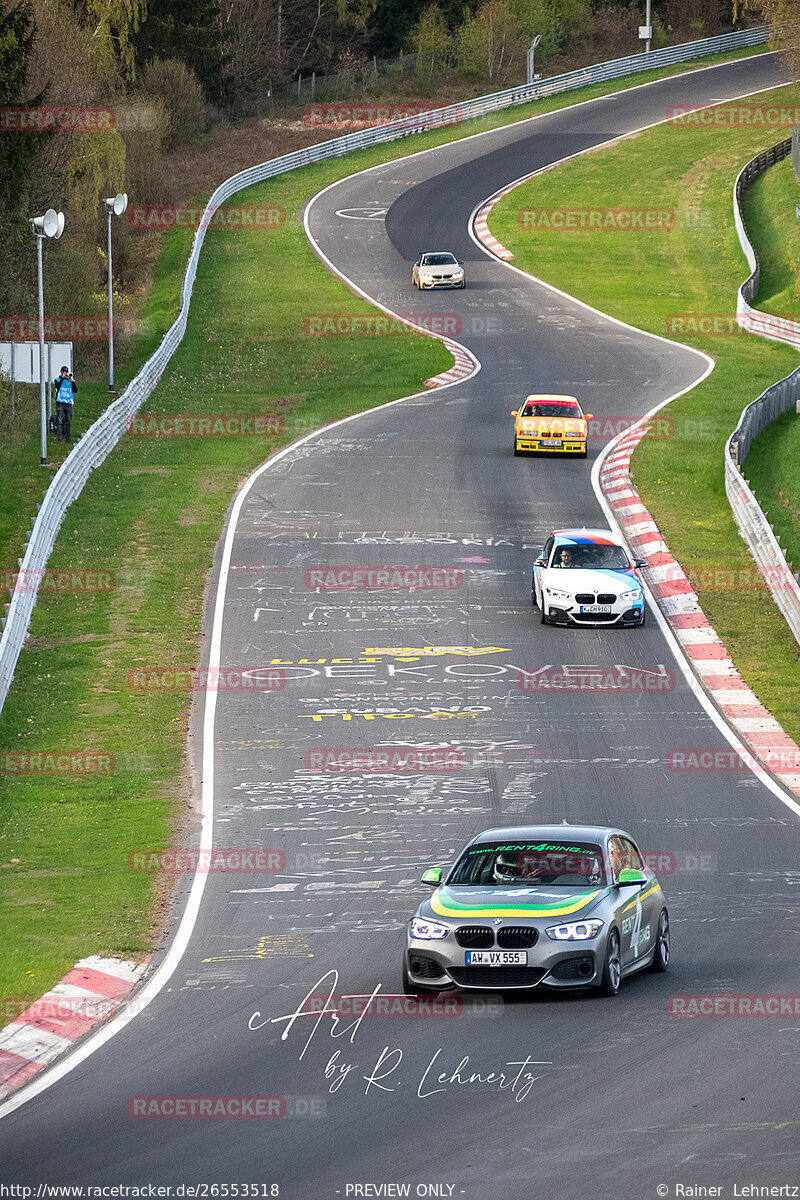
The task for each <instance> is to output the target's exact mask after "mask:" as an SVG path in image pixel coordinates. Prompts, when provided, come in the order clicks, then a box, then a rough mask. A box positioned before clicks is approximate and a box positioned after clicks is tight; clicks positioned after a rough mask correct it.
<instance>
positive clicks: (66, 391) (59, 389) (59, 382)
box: [54, 367, 78, 446]
mask: <svg viewBox="0 0 800 1200" xmlns="http://www.w3.org/2000/svg"><path fill="white" fill-rule="evenodd" d="M54 383H55V385H56V432H57V433H58V440H59V441H61V440H62V439H64V440H65V441H67V442H68V443H69V445H70V446H71V445H72V428H71V426H72V408H73V405H74V403H75V396H76V395H77V393H78V389H77V387H76V386H75V379H74V378H73V376H72V373H71V371H70V369H69V367H62V368H61V374H60V375H58V377H57V378H56V379H55V380H54Z"/></svg>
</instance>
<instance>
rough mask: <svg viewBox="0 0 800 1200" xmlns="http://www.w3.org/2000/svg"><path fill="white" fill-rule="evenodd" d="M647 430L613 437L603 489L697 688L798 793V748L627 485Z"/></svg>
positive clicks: (762, 762) (760, 760)
mask: <svg viewBox="0 0 800 1200" xmlns="http://www.w3.org/2000/svg"><path fill="white" fill-rule="evenodd" d="M648 428H649V425H648V424H647V422H646V421H645V422H643V423H641V424H638V425H634V426H633V427H632V428H631V429H630V430H629V431H628V432H627V433H626V434H624V435H623V437H622V438H620V439H619V441H617V442H616V443H615V445H614V448H613V450H612V451H611V453H610V454H609V456H608V458H607V459H606V460H605V462H604V463H603V465H602V467H601V469H600V486H601V488H602V490H603V495H604V496H605V498H606V500H607V501H608V504H609V505H610V507H611V509H612V510H613V513H614V516H615V518H616V520H617V521H618V523H619V525H620V527H621V528H622V530H623V533H624V534H625V537H626V539H627V541H628V542H629V544H630V546H631V548H632V550H633V551H634V553H635V554H636V555H637V557H640V558H643V559H644V560H645V561H646V563H647V567H646V571H647V581H648V584H649V586H650V590H651V592H652V594H653V596H654V597H655V599H656V600H657V602H658V606H659V608H660V609H661V611H662V612H663V614H664V616H665V617H666V619H667V621H668V623H669V625H670V627H671V629H672V631H673V633H674V635H675V637H676V638H677V640H678V642H679V643H680V646H681V648H682V650H683V652H684V654H685V655H686V658H687V659H688V661H689V663H690V665H691V667H692V669H693V670H694V673H695V675H696V676H697V677H698V678H699V680H700V682H701V684H702V685H703V688H704V689H705V691H706V692H707V693H708V695H709V696H710V697H711V699H712V700H713V701H714V703H715V705H716V706H717V708H718V709H719V711H720V712H721V713H722V715H723V716H724V717H725V719H726V720H727V722H728V724H729V725H730V726H731V727H732V728H733V729H734V730H735V731H736V733H737V734H738V736H739V738H740V739H741V741H742V742H743V743H744V744H745V745H746V746H747V747H748V748H749V749H750V751H751V752H752V754H753V758H754V760H755V761H756V762H757V763H758V764H759V765H760V766H762V767H763V768H764V769H765V770H767V771H769V773H770V774H771V775H773V776H774V777H775V778H776V779H778V780H779V781H780V783H782V784H783V786H784V787H785V788H786V789H787V790H788V791H790V792H793V793H794V794H795V795H796V796H800V747H798V745H797V743H796V742H794V741H793V740H792V739H791V738H790V737H789V735H788V734H787V733H785V732H784V731H783V729H782V728H781V726H780V724H779V723H778V721H776V719H775V717H773V715H772V713H771V712H769V710H768V709H766V708H765V707H764V705H763V704H762V703H761V702H760V700H759V699H758V698H757V696H756V695H755V693H754V692H753V691H752V690H751V689H750V688H749V687H748V685H747V684H746V683H745V681H744V679H742V676H741V675H740V674H739V672H738V671H737V670H736V667H735V666H734V664H733V661H732V659H731V657H730V655H729V654H728V651H727V650H726V649H725V646H724V644H723V642H722V639H721V638H720V637H719V635H718V634H717V632H716V630H715V629H714V628H713V627H712V626H711V624H710V623H709V621H708V618H707V617H706V615H705V613H704V612H703V610H702V608H701V607H700V604H699V602H698V599H697V595H696V593H695V591H694V590H693V588H692V585H691V583H690V582H689V579H688V578H687V576H686V574H685V573H684V571H683V569H682V568H681V566H680V565H679V564H678V563H677V562H676V560H675V559H674V558H673V557H672V555H671V554H670V552H669V548H668V547H667V545H666V543H665V542H664V539H663V537H662V535H661V531H660V530H659V528H658V526H657V525H656V523H655V521H654V520H653V518H652V516H651V514H650V513H649V512H648V510H647V509H646V508H645V506H644V504H642V499H641V497H640V495H639V493H638V492H637V491H636V489H635V488H634V486H633V484H632V483H631V477H630V462H631V455H632V453H633V451H634V449H635V448H636V446H637V445H638V443H639V442H640V441H641V439H642V438H643V437H644V435H645V434H646V433H647V430H648Z"/></svg>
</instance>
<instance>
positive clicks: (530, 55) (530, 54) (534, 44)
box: [526, 33, 542, 83]
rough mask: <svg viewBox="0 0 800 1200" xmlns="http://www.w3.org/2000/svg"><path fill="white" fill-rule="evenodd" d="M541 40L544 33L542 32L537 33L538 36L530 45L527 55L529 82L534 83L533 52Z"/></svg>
mask: <svg viewBox="0 0 800 1200" xmlns="http://www.w3.org/2000/svg"><path fill="white" fill-rule="evenodd" d="M541 40H542V35H541V34H540V33H537V35H536V37H535V38H534V39H533V41H532V42H531V44H530V46H529V47H528V53H527V55H526V58H527V62H528V83H533V78H534V77H533V52H534V50H535V49H536V47H537V46H538V45H539V42H540V41H541Z"/></svg>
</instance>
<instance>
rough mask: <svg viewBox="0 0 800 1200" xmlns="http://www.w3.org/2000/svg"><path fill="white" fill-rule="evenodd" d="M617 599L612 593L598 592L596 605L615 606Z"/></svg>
mask: <svg viewBox="0 0 800 1200" xmlns="http://www.w3.org/2000/svg"><path fill="white" fill-rule="evenodd" d="M616 602H617V597H616V596H615V595H614V594H613V592H600V593H599V595H598V597H597V603H598V604H616Z"/></svg>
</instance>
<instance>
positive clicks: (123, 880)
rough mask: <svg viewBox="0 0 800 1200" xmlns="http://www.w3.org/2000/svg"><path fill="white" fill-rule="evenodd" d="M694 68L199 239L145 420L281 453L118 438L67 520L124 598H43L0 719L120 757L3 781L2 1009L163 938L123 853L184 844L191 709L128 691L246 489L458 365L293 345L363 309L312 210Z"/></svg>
mask: <svg viewBox="0 0 800 1200" xmlns="http://www.w3.org/2000/svg"><path fill="white" fill-rule="evenodd" d="M747 53H749V52H747ZM725 57H726V58H727V57H742V54H738V53H737V54H735V55H730V56H725ZM711 61H715V62H718V61H724V59H722V58H716V59H714V60H711ZM699 65H701V64H698V63H695V64H691V67H688V68H687V66H686V65H680V66H679V67H676V68H674V69H672V70H669V69H667V70H664V71H660V72H648V73H647V74H646V75H640V76H636V77H634V78H633V79H629V80H617V81H614V82H613V83H609V84H606V85H597V86H595V87H592V88H587V89H583V90H581V91H580V92H577V91H576V92H575V93H572V94H569V95H568V96H562V97H554V98H553V99H551V100H550V101H546V102H539V103H534V104H531V105H526V106H524V107H520V108H517V109H514V110H511V111H510V112H506V113H500V114H495V115H493V116H492V117H489V118H485V119H482V120H480V121H474V122H470V123H468V124H465V125H463V126H460V127H458V128H455V129H454V128H449V129H445V130H440V131H434V132H431V133H428V134H425V135H421V136H418V137H414V138H412V139H410V140H408V141H404V142H401V143H393V144H390V145H388V146H384V147H380V148H378V149H377V150H371V151H363V152H359V153H358V154H353V155H349V156H347V157H345V158H343V159H340V160H336V161H334V162H331V163H323V164H320V165H318V166H313V167H308V168H305V169H303V170H302V171H299V172H296V173H293V174H291V175H286V176H282V177H279V178H278V179H276V180H272V181H269V182H268V183H265V184H262V185H259V186H258V187H255V188H252V189H249V191H248V192H247V193H241V194H240V197H239V199H240V200H241V202H242V203H265V204H276V203H277V204H280V205H282V206H283V207H284V208H285V210H286V213H287V222H286V225H285V227H283V228H282V229H280V230H272V231H270V232H269V233H263V232H251V231H247V232H245V231H238V232H228V233H223V232H220V231H212V232H211V233H209V235H208V237H207V240H206V244H205V247H204V250H203V254H202V256H201V261H200V269H199V272H198V278H197V283H196V286H195V292H194V299H193V301H192V315H191V320H190V324H189V331H188V333H187V335H186V337H185V338H184V341H183V343H182V345H181V347H180V349H179V350H178V351H177V353H176V354H175V356H174V357H173V360H172V363H171V365H170V367H169V368H168V370H167V371H166V372H165V374H164V376H163V378H162V380H161V382H160V384H159V387H158V389H157V390H156V392H155V393H154V395H153V397H152V398H151V400H150V402H149V404H148V406H147V409H146V411H147V412H148V413H152V414H157V415H163V414H173V415H174V414H181V413H205V412H221V413H239V414H254V415H255V414H258V415H261V414H263V413H265V412H267V413H275V414H276V415H278V416H280V417H281V418H282V419H283V421H284V423H285V431H284V433H283V434H282V435H280V436H276V437H273V438H271V439H269V440H265V439H263V438H261V439H259V438H247V437H244V438H227V439H226V438H210V439H188V438H187V439H175V438H162V439H159V440H153V439H149V438H148V439H138V438H132V437H126V438H125V439H123V441H122V442H121V443H120V444H119V445H118V446H117V448H116V449H115V450H114V452H113V453H112V454H111V455H110V456H109V458H108V459H107V461H106V463H105V464H104V465H103V467H102V468H101V469H99V470H98V471H96V472H95V473H94V475H93V476H92V477H91V478H90V480H89V482H88V484H87V486H86V488H85V489H84V491H83V493H82V494H81V496H80V498H79V499H78V500H77V501H76V502H75V503H74V504H73V506H72V507H71V508H70V510H69V512H68V514H67V517H66V519H65V522H64V525H63V527H62V529H61V532H60V534H59V537H58V541H57V544H56V548H55V551H54V554H53V558H52V562H53V564H54V565H56V566H59V567H62V568H65V567H73V568H77V569H81V568H82V569H87V568H88V569H97V570H111V571H113V572H114V573H115V586H114V588H113V589H112V590H109V591H108V592H103V593H100V594H96V595H58V596H50V595H46V596H42V597H40V601H39V603H38V605H37V608H36V610H35V613H34V620H33V625H32V630H31V637H30V639H29V642H28V646H27V648H26V651H25V652H24V653H23V655H22V657H21V659H20V664H19V667H18V671H17V676H16V679H15V682H14V686H13V688H12V691H11V693H10V696H9V699H8V701H7V703H6V705H5V708H4V710H3V713H2V715H1V716H0V748H2V749H3V750H4V751H5V752H7V753H9V752H11V753H16V754H27V755H30V754H34V753H42V752H50V751H59V752H68V753H69V752H77V751H86V750H91V751H94V752H97V753H98V754H101V755H106V756H113V760H114V765H115V770H114V771H113V772H111V773H108V774H99V775H85V776H70V775H64V776H56V777H49V776H46V775H41V774H29V775H22V774H13V773H11V774H9V773H8V772H6V775H5V777H4V779H3V792H4V795H3V801H2V804H3V821H2V830H1V831H0V841H2V843H3V846H2V850H0V870H1V871H2V873H3V876H2V877H3V880H4V884H5V886H4V888H3V894H2V899H1V900H0V923H2V930H0V940H1V941H2V944H3V948H4V954H3V956H2V961H1V962H0V996H3V997H30V998H33V997H35V996H38V995H40V994H41V993H42V992H43V991H44V990H45V989H46V988H47V987H49V986H50V985H52V983H53V982H54V981H55V980H56V979H58V978H59V977H60V976H61V975H63V973H64V972H65V971H66V970H68V969H69V967H70V966H71V965H72V964H73V963H74V962H75V961H76V960H77V959H78V958H81V957H83V956H84V955H86V954H87V953H99V954H123V955H131V956H134V957H136V956H139V955H141V954H142V953H144V952H145V951H146V950H147V949H148V948H149V946H150V945H151V941H152V936H153V930H154V928H155V925H156V922H157V920H158V916H159V908H158V901H159V892H158V890H157V887H155V886H154V884H153V882H152V880H151V879H150V878H149V877H146V876H143V875H141V874H135V873H133V872H131V871H130V870H129V869H128V855H129V853H130V852H131V851H132V850H136V849H143V848H151V847H159V846H163V845H165V844H167V843H168V842H169V840H170V838H171V837H172V836H173V835H174V832H175V829H176V826H177V823H178V820H179V815H180V798H181V772H182V768H183V765H184V764H183V753H184V745H185V734H186V724H187V717H188V697H187V695H186V693H176V692H165V693H162V694H158V695H154V694H150V693H148V694H142V693H137V692H134V691H132V690H131V689H130V688H129V687H128V686H127V682H126V681H127V677H128V672H129V671H131V670H133V669H134V668H136V667H141V666H152V665H160V666H166V667H179V668H184V667H191V666H192V665H193V664H194V663H195V662H196V660H197V648H198V642H199V627H200V620H201V609H202V599H203V590H204V584H205V578H206V574H207V571H208V568H209V565H210V562H211V558H212V554H213V549H214V546H215V544H216V543H217V541H218V538H219V536H220V533H221V530H222V526H223V521H224V516H225V513H226V511H227V508H228V505H229V503H230V499H231V496H232V494H233V493H234V491H235V489H236V487H237V485H238V483H239V482H240V481H241V480H242V479H243V478H244V477H245V476H246V475H247V474H248V473H249V472H250V471H251V470H252V469H253V468H254V467H255V466H256V465H257V464H258V463H260V462H261V461H263V459H264V458H265V457H266V455H267V454H268V453H270V452H271V451H272V450H274V449H276V448H277V447H278V446H280V445H281V444H283V443H285V442H286V441H288V440H290V439H292V438H294V437H297V436H298V435H300V434H301V433H303V432H305V431H307V430H310V429H314V428H317V427H319V426H320V425H323V424H325V423H326V422H328V421H331V420H334V419H336V418H338V417H340V416H344V415H346V414H348V413H351V412H355V411H360V410H362V409H364V408H367V407H370V406H372V405H374V404H376V403H379V402H381V401H385V400H390V399H392V398H394V397H396V396H399V395H403V394H405V393H408V392H411V391H414V390H416V389H417V388H418V387H419V386H420V384H421V381H422V380H424V379H425V378H426V377H427V376H429V375H431V374H434V373H436V372H437V371H439V370H441V369H442V368H444V367H446V366H449V365H450V362H451V359H450V356H449V354H447V353H446V352H445V351H444V350H443V348H442V347H441V345H440V344H439V343H438V342H435V341H433V340H432V339H429V338H424V337H419V338H408V337H402V338H396V339H392V338H386V339H382V340H381V343H380V354H379V355H378V354H376V347H377V344H376V342H375V341H374V340H372V339H368V338H351V339H345V338H337V339H327V338H326V339H319V340H313V339H309V338H306V337H304V336H303V331H302V316H303V314H304V313H308V312H324V311H346V312H348V313H350V312H353V313H357V312H370V311H372V310H370V309H369V308H368V306H366V305H364V304H362V303H361V302H360V301H358V300H356V299H355V298H354V297H353V296H352V295H351V294H350V293H349V292H347V291H346V290H345V289H343V288H342V286H341V285H340V284H339V283H338V282H337V281H336V280H335V279H333V278H332V277H331V276H330V275H329V274H328V273H327V271H326V270H325V269H324V268H323V267H322V265H321V264H320V263H319V262H318V261H317V259H316V258H315V257H314V256H313V255H312V254H311V252H310V251H309V248H308V246H307V243H306V240H305V237H304V234H303V231H302V227H301V222H300V214H301V210H302V206H303V204H304V203H305V201H306V200H307V198H308V197H310V196H311V195H313V194H314V193H315V192H317V191H318V190H319V189H320V188H322V187H324V186H325V185H326V184H328V183H330V182H332V181H333V180H335V179H338V178H341V177H343V176H345V175H348V174H350V173H352V172H354V171H356V170H359V169H362V168H364V167H366V166H370V165H372V164H374V163H378V162H383V161H387V160H390V159H393V158H398V157H402V156H403V155H405V154H406V153H413V152H416V151H418V150H421V149H425V148H426V147H428V146H432V145H438V144H441V143H443V142H446V141H452V140H455V139H457V138H460V137H465V136H469V135H471V134H472V133H475V132H478V131H480V130H481V129H490V128H494V127H497V126H499V125H504V124H508V123H510V122H512V121H518V120H520V119H522V118H524V117H526V116H530V115H532V114H534V113H539V112H545V111H550V110H552V109H556V108H560V107H565V106H567V105H569V104H574V103H578V102H580V101H582V100H585V99H588V98H591V97H592V96H597V95H602V94H606V93H607V92H610V91H614V90H618V89H620V88H623V87H625V86H632V85H637V84H640V83H642V82H646V80H647V79H648V78H651V77H653V78H655V77H660V76H662V75H666V74H674V73H676V71H681V70H686V69H691V68H692V67H696V66H699ZM188 242H189V235H187V234H186V233H184V232H182V231H181V232H176V233H174V234H170V235H169V236H168V237H167V238H166V240H165V244H164V253H163V256H162V259H161V261H160V263H159V267H158V271H157V274H156V283H155V287H154V290H153V295H152V296H151V298H150V301H149V302H148V306H147V308H146V309H145V314H144V315H145V317H147V318H148V319H149V321H150V329H151V335H152V336H151V337H150V339H149V341H143V342H142V343H141V344H140V345H139V347H138V349H137V352H136V354H135V356H134V357H133V358H132V359H131V361H130V362H129V363H128V364H126V366H125V368H124V370H121V371H120V372H119V375H120V378H121V379H124V378H129V377H130V376H131V375H132V374H133V372H134V370H135V369H136V367H137V366H138V364H139V363H140V362H141V361H142V360H143V359H144V358H145V357H146V355H147V354H148V353H149V352H150V350H151V348H152V345H153V343H154V341H155V339H156V338H157V336H158V335H160V333H161V332H162V331H163V330H164V329H165V328H166V327H167V325H168V323H169V321H170V320H171V318H172V316H173V315H174V312H175V309H176V306H177V295H178V288H179V281H180V275H181V273H182V269H183V265H184V263H185V260H186V254H187V252H188ZM78 375H79V371H78ZM79 399H80V403H79V406H78V410H77V414H76V424H77V426H78V428H79V429H82V428H85V427H86V426H87V425H88V424H89V422H90V421H91V419H92V418H93V417H94V416H95V415H96V414H97V413H98V412H99V411H100V410H101V409H102V407H103V404H104V402H105V399H106V396H105V390H104V387H103V385H101V384H97V385H94V387H86V386H84V387H82V388H81V391H80V393H79ZM14 450H15V452H14V454H13V455H12V454H11V453H10V452H9V454H8V455H6V456H5V458H4V459H3V458H0V465H2V467H3V469H4V470H5V469H6V468H7V469H8V470H7V480H8V486H7V494H12V495H13V496H15V497H16V499H17V503H16V505H14V504H13V503H10V502H9V504H8V505H7V506H6V507H5V508H3V509H2V510H0V551H1V552H2V556H3V557H2V558H0V561H4V560H8V559H10V558H12V552H13V551H14V550H15V549H17V547H18V546H21V532H20V531H21V530H23V529H24V524H25V523H26V522H25V516H24V515H22V514H27V513H29V512H31V511H32V510H33V507H34V502H35V500H36V499H38V498H39V494H40V489H41V487H42V483H41V480H42V476H41V474H40V473H39V469H38V468H37V469H36V470H32V469H31V468H30V466H29V465H27V464H30V463H36V462H37V461H38V442H37V435H36V427H35V413H34V415H33V417H32V418H31V420H30V427H29V429H28V433H27V438H26V437H22V438H21V439H20V440H19V441H18V442H17V443H16V444H15V448H14ZM2 454H3V452H2V451H0V455H2ZM26 506H27V507H26ZM15 558H16V556H15V555H14V556H13V561H15Z"/></svg>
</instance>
